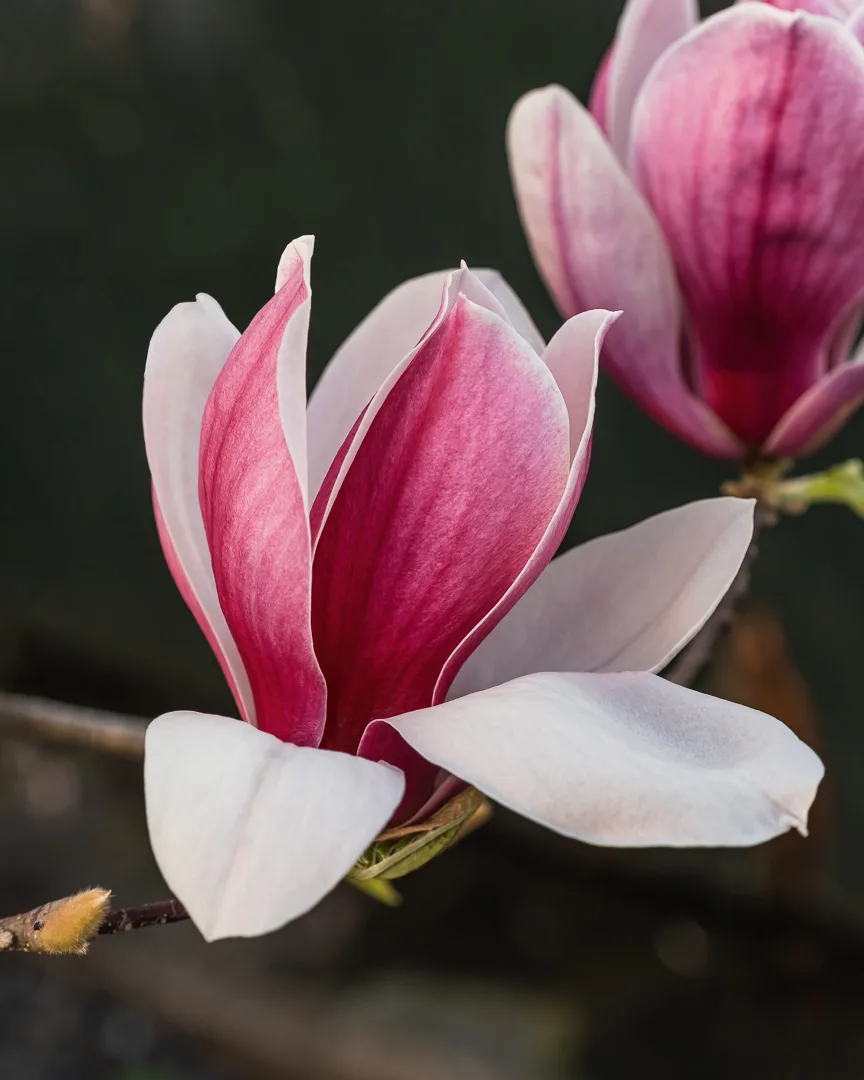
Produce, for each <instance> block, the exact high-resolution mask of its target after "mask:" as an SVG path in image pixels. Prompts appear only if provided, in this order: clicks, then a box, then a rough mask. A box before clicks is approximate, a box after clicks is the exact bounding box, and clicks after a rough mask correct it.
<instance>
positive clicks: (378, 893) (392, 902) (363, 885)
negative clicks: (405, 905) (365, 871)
mask: <svg viewBox="0 0 864 1080" xmlns="http://www.w3.org/2000/svg"><path fill="white" fill-rule="evenodd" d="M345 880H346V881H348V882H349V883H350V884H351V885H353V886H354V888H355V889H359V890H360V892H362V893H365V894H366V895H367V896H371V897H372V899H373V900H377V901H378V902H379V903H380V904H386V906H387V907H399V905H400V904H401V903H402V894H401V893H400V892H399V891H398V890H397V889H396V888H395V887H394V886H393V885H391V884H390V882H389V881H384V879H383V878H357V877H354V875H353V873H351V874H349V875H348V877H347V878H346V879H345Z"/></svg>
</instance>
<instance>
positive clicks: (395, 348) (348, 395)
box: [307, 270, 453, 493]
mask: <svg viewBox="0 0 864 1080" xmlns="http://www.w3.org/2000/svg"><path fill="white" fill-rule="evenodd" d="M452 272H453V271H447V270H442V271H438V272H437V273H432V274H426V275H424V276H423V277H418V278H413V279H412V280H410V281H406V282H403V284H401V285H399V286H398V287H397V288H395V289H394V290H393V291H392V292H390V293H388V294H387V296H385V297H384V299H383V300H382V301H381V302H380V303H379V304H378V305H377V307H375V308H373V309H372V311H371V312H370V313H369V314H368V315H367V316H366V318H365V319H364V320H363V321H362V322H361V323H360V324H359V326H358V327H357V328H356V329H355V330H354V331H353V332H352V333H351V335H350V336H349V337H348V338H346V340H345V341H344V342H343V343H342V345H340V347H339V348H338V349H337V350H336V352H335V353H334V354H333V358H332V359H331V360H330V363H329V364H328V365H327V367H326V368H325V369H324V371H323V373H322V375H321V378H320V379H319V380H318V382H317V384H316V385H315V389H314V390H313V391H312V393H311V395H310V397H309V405H308V408H307V423H308V429H309V435H308V438H309V486H310V490H311V491H312V492H315V493H317V492H318V490H319V488H320V487H321V484H322V482H323V480H324V477H325V476H326V475H327V472H328V470H329V468H330V465H331V464H332V462H333V459H334V458H335V457H336V454H337V452H338V450H339V448H340V447H341V445H342V443H343V442H344V440H345V437H346V436H347V435H348V432H349V431H350V430H351V429H352V427H353V426H354V423H355V421H356V420H357V417H358V416H359V415H360V413H361V412H362V411H363V409H364V408H365V407H366V406H367V405H368V404H369V402H370V400H371V399H372V398H373V397H374V396H375V393H376V392H377V391H378V390H379V388H380V387H381V385H382V384H383V383H384V381H385V380H386V378H387V376H388V375H389V374H390V373H391V372H392V371H393V369H394V368H395V367H396V365H397V364H398V363H399V361H400V360H402V359H403V358H404V357H405V356H406V355H407V354H408V353H409V352H411V350H412V349H413V348H414V347H415V346H416V345H417V343H418V342H419V340H420V338H421V337H422V336H423V333H424V331H425V330H426V329H427V328H428V327H429V324H430V323H431V322H432V320H433V319H434V318H435V315H436V313H437V312H438V309H439V307H440V306H441V292H442V289H443V288H444V283H445V281H446V280H447V278H448V276H449V275H450V274H451V273H452Z"/></svg>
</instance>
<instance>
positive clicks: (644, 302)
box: [508, 86, 742, 458]
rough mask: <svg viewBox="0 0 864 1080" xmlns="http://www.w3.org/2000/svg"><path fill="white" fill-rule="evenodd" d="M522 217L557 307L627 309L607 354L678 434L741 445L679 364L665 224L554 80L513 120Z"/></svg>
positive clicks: (708, 443)
mask: <svg viewBox="0 0 864 1080" xmlns="http://www.w3.org/2000/svg"><path fill="white" fill-rule="evenodd" d="M508 149H509V154H510V167H511V173H512V176H513V183H514V187H515V191H516V197H517V201H518V203H519V210H520V214H521V217H522V223H523V225H524V226H525V230H526V232H527V234H528V239H529V242H530V244H531V248H532V251H533V254H534V259H535V262H536V263H537V266H538V268H539V270H540V272H541V273H542V275H543V277H544V279H545V281H546V284H547V286H548V288H549V291H550V292H551V293H552V295H553V297H554V298H555V301H556V303H557V305H558V308H559V309H560V311H561V312H562V313H563V314H564V315H566V316H570V315H575V314H576V313H577V312H580V311H583V310H585V309H588V308H608V309H610V310H616V309H618V308H621V309H623V311H624V317H623V318H622V319H621V321H620V323H619V324H618V325H617V326H616V327H615V328H614V330H613V332H612V333H611V334H610V336H609V341H608V342H607V345H606V348H605V350H604V353H603V357H604V363H605V365H606V367H607V368H608V370H609V371H610V373H611V374H612V376H613V377H614V378H615V380H616V381H617V382H618V383H619V384H620V385H621V386H622V387H623V388H624V389H625V390H626V391H627V392H628V393H629V394H630V395H631V396H633V397H634V398H635V399H636V400H637V401H638V402H639V404H640V405H641V406H642V407H643V408H644V409H645V410H646V411H647V412H649V413H650V414H651V415H652V416H653V417H654V418H655V419H656V420H658V421H659V422H660V423H661V424H663V425H664V426H665V427H667V428H668V429H669V430H670V431H672V432H674V433H675V434H676V435H677V436H678V437H679V438H682V439H685V440H686V441H687V442H689V443H691V444H692V445H693V446H696V447H697V448H698V449H700V450H703V451H704V452H706V453H709V454H713V455H715V456H717V457H727V458H736V457H739V456H740V455H741V453H742V447H741V445H740V444H739V443H738V441H737V440H736V439H735V438H734V437H733V436H732V435H731V433H730V432H729V431H728V430H727V429H726V428H725V427H724V425H723V424H721V423H720V421H719V420H717V418H716V417H715V416H713V414H712V413H711V412H710V411H709V410H708V409H707V408H706V407H705V406H704V404H703V403H702V402H700V401H699V400H698V399H697V398H696V397H694V395H693V394H692V393H691V392H690V390H689V388H688V387H687V385H686V383H685V381H684V377H683V375H682V372H681V365H680V355H679V346H680V338H681V304H680V298H679V294H678V285H677V283H676V280H675V268H674V266H673V264H672V260H671V257H670V255H669V251H668V248H667V245H666V241H665V240H664V238H663V234H662V232H661V231H660V228H659V226H658V224H657V221H656V219H655V218H654V216H653V215H652V213H651V211H650V209H649V208H648V206H647V205H646V204H645V201H644V200H643V199H642V197H641V196H640V195H639V193H638V192H637V191H636V189H635V188H634V187H633V185H632V183H631V182H630V179H629V178H628V177H627V175H626V173H625V172H624V170H623V168H622V167H621V165H620V163H619V162H618V161H617V159H616V158H615V155H614V153H613V152H612V150H611V148H610V146H609V144H608V143H607V142H606V140H605V139H604V138H603V135H602V133H601V132H600V130H599V128H598V127H597V125H596V123H595V122H594V121H593V120H592V118H591V117H590V116H589V114H588V113H587V112H586V111H585V109H583V108H582V106H581V105H580V104H579V102H578V101H576V99H575V98H574V97H573V96H572V95H571V94H569V93H568V92H567V91H566V90H564V89H562V88H561V87H557V86H550V87H547V88H546V89H544V90H535V91H532V92H531V93H530V94H527V95H526V96H525V97H523V98H522V99H521V101H519V102H518V103H517V105H516V107H515V108H514V110H513V113H512V115H511V117H510V122H509V125H508Z"/></svg>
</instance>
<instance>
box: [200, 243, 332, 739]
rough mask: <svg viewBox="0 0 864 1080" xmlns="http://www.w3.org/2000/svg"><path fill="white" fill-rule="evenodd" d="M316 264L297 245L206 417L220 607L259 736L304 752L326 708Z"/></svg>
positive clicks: (208, 523)
mask: <svg viewBox="0 0 864 1080" xmlns="http://www.w3.org/2000/svg"><path fill="white" fill-rule="evenodd" d="M310 254H311V251H310V248H309V247H308V246H307V245H306V244H304V243H303V242H301V241H298V242H296V243H295V246H294V248H293V251H289V253H288V256H287V260H288V266H286V281H285V284H284V285H283V286H282V289H281V290H280V291H279V292H278V293H277V294H276V296H275V297H274V298H273V299H272V300H271V301H270V303H269V304H267V306H266V307H265V308H263V309H262V310H261V311H260V312H259V313H258V315H256V317H255V319H253V321H252V323H251V325H250V326H249V329H248V330H247V331H246V332H245V334H243V336H242V337H241V339H240V341H239V342H238V343H237V345H236V347H235V348H234V350H233V352H232V353H231V356H230V357H229V358H228V360H227V362H226V364H225V367H224V368H223V370H222V373H221V375H220V376H219V379H218V380H217V382H216V385H215V386H214V388H213V392H212V394H211V395H210V399H209V401H208V402H207V408H206V410H205V413H204V423H203V427H202V432H201V464H200V497H201V511H202V514H203V518H204V526H205V529H206V532H207V540H208V543H209V546H210V553H211V557H212V561H213V572H214V575H215V578H216V586H217V589H218V592H219V601H220V604H221V606H222V610H223V612H224V613H225V618H226V620H227V623H228V626H229V627H230V629H231V633H232V635H233V637H234V640H235V641H236V643H237V647H238V649H239V651H240V655H241V657H242V659H243V664H244V667H245V669H246V671H247V673H248V676H249V681H250V684H251V687H252V693H253V695H254V699H255V709H256V714H257V722H258V726H259V727H260V728H261V729H262V730H264V731H268V732H270V733H271V734H273V735H276V736H278V737H279V738H281V739H283V740H286V741H289V742H293V743H297V744H298V745H302V746H315V745H317V744H318V741H319V739H320V736H321V732H322V730H323V724H324V714H325V697H326V690H325V685H324V679H323V677H322V675H321V671H320V669H319V667H318V664H317V662H316V660H315V654H314V651H313V648H312V635H311V627H310V573H311V554H310V552H311V545H310V536H309V520H308V516H307V512H306V506H305V495H304V487H305V433H304V431H303V404H304V396H305V394H304V390H305V344H306V342H305V337H306V330H307V328H308V319H309V303H310V290H309V285H308V281H307V277H306V271H307V265H308V260H309V257H310ZM298 402H299V403H300V408H299V410H298V408H297V403H298ZM301 469H302V474H301Z"/></svg>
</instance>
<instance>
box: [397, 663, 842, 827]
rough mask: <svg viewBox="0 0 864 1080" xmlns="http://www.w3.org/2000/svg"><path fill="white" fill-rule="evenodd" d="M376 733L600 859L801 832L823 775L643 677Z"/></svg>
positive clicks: (785, 746) (455, 710) (503, 700)
mask: <svg viewBox="0 0 864 1080" xmlns="http://www.w3.org/2000/svg"><path fill="white" fill-rule="evenodd" d="M386 723H389V724H391V725H392V726H393V727H394V728H395V729H396V730H397V731H398V732H399V733H400V734H401V735H402V736H404V738H405V739H406V740H407V741H408V742H409V743H410V744H411V746H413V747H414V749H415V750H417V751H418V752H419V753H421V754H422V755H423V756H424V757H426V758H428V759H429V760H430V761H433V762H435V764H437V765H440V766H441V767H442V768H444V769H447V770H448V771H449V772H452V773H453V774H454V775H456V776H460V777H461V778H462V779H463V780H466V781H468V783H471V784H473V785H475V787H477V788H478V789H479V790H480V791H483V792H485V793H486V794H487V795H489V796H490V797H491V798H493V799H495V800H497V801H498V802H500V803H503V804H504V805H505V806H508V807H510V809H512V810H516V811H518V812H519V813H521V814H524V815H525V816H526V817H528V818H531V819H532V820H533V821H537V822H539V823H540V824H541V825H546V826H548V827H549V828H550V829H554V830H555V831H556V832H559V833H562V834H563V835H564V836H570V837H573V838H575V839H578V840H585V841H587V842H588V843H592V844H602V845H604V846H607V847H657V846H660V847H749V846H751V845H753V844H759V843H762V841H764V840H769V839H771V837H773V836H778V835H779V834H780V833H783V832H786V831H787V830H788V829H790V828H797V829H799V830H800V831H801V832H802V833H803V832H805V831H806V824H807V813H808V810H809V808H810V805H811V803H812V801H813V798H814V796H815V794H816V788H817V787H818V784H819V781H820V780H821V778H822V775H823V771H824V770H823V768H822V763H821V761H820V760H819V758H818V757H817V756H816V755H815V754H814V753H813V751H812V750H810V749H809V747H807V746H805V745H804V743H802V742H801V741H800V740H799V739H798V738H797V737H796V736H795V735H794V734H793V733H792V732H791V731H790V730H789V729H788V728H787V727H785V726H784V725H783V724H781V723H780V722H779V721H778V720H775V719H773V718H772V717H770V716H766V715H765V714H764V713H760V712H756V711H755V710H753V709H747V708H745V707H744V706H742V705H733V704H731V703H730V702H727V701H721V700H720V699H718V698H712V697H708V696H706V695H704V694H697V693H696V692H695V691H693V690H688V689H686V688H685V687H681V686H676V685H674V684H672V683H670V682H667V681H666V680H665V679H661V678H660V677H659V676H658V675H648V674H644V673H638V674H613V675H586V674H579V675H572V674H566V675H565V674H553V675H550V674H545V675H529V676H527V677H525V678H523V679H517V680H516V681H515V682H511V683H507V684H505V685H504V686H499V687H496V688H495V689H493V690H485V691H483V692H482V693H479V694H473V695H471V696H470V697H466V698H459V699H458V700H457V701H449V702H447V703H445V704H444V705H438V706H436V707H434V708H431V709H422V710H420V711H418V712H414V713H408V714H406V715H404V716H400V717H396V718H394V719H392V720H388V721H386Z"/></svg>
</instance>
